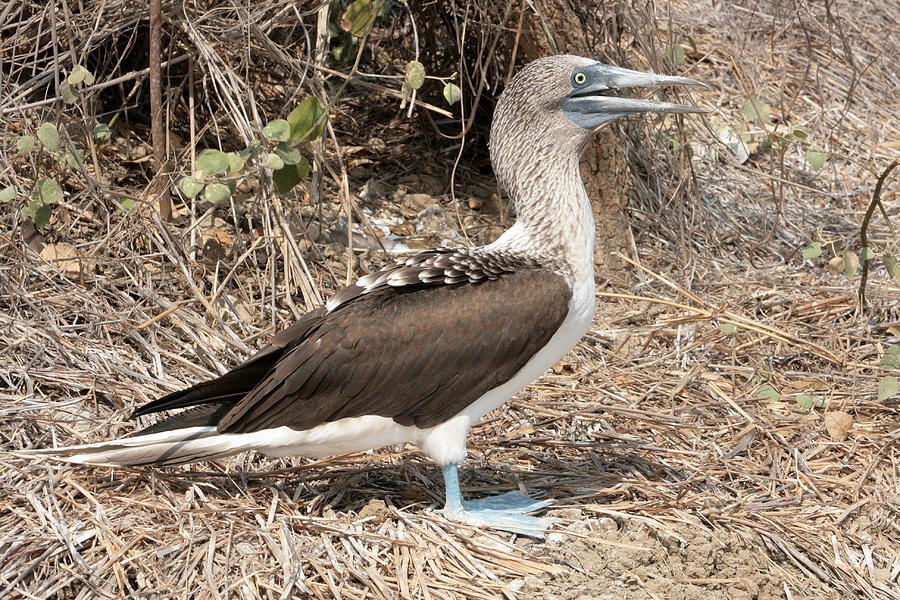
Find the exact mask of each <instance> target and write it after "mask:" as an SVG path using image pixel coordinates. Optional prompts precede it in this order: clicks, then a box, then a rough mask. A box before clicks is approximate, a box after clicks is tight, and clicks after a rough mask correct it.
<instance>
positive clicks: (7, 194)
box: [0, 185, 17, 202]
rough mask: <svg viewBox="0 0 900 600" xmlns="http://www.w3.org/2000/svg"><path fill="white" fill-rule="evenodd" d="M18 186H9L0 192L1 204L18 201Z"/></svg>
mask: <svg viewBox="0 0 900 600" xmlns="http://www.w3.org/2000/svg"><path fill="white" fill-rule="evenodd" d="M16 193H17V192H16V186H14V185H8V186H6V187H5V188H3V189H2V190H0V202H11V201H12V200H15V199H16Z"/></svg>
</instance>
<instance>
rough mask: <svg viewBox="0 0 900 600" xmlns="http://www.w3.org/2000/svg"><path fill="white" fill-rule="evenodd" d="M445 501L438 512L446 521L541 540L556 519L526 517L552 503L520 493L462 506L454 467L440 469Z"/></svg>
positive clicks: (510, 493)
mask: <svg viewBox="0 0 900 600" xmlns="http://www.w3.org/2000/svg"><path fill="white" fill-rule="evenodd" d="M443 472H444V484H445V486H446V489H447V501H446V503H445V505H444V508H443V509H442V510H441V511H440V512H441V514H443V515H444V517H445V518H446V519H449V520H451V521H457V522H460V523H465V524H467V525H475V526H478V527H489V528H492V529H501V530H503V531H510V532H512V533H516V534H519V535H527V536H530V537H535V538H539V539H542V538H544V536H545V535H546V533H547V530H548V529H549V528H550V527H551V526H552V525H553V523H554V522H555V521H556V519H551V518H540V517H531V516H528V515H527V514H525V513H529V512H534V511H536V510H540V509H542V508H545V507H546V506H549V505H550V504H552V500H534V499H532V498H529V497H528V496H526V495H525V494H522V493H521V492H508V493H506V494H500V495H498V496H488V497H486V498H481V499H479V500H470V501H466V502H464V501H463V500H462V494H461V492H460V490H459V475H458V473H457V469H456V465H455V464H449V465H447V466H445V467H443Z"/></svg>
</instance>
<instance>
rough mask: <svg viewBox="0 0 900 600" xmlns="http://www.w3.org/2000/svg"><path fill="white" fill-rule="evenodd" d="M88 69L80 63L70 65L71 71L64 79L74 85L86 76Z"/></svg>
mask: <svg viewBox="0 0 900 600" xmlns="http://www.w3.org/2000/svg"><path fill="white" fill-rule="evenodd" d="M88 74H89V73H88V70H87V69H85V68H84V67H82V66H81V65H75V66H74V67H72V72H71V73H69V76H68V77H67V78H66V81H68V82H69V83H71V84H72V85H75V84H76V83H81V82H82V81H84V78H85V77H87V76H88Z"/></svg>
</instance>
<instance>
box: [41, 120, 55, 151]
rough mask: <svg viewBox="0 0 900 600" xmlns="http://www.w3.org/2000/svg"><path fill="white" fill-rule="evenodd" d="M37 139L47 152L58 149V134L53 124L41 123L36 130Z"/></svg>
mask: <svg viewBox="0 0 900 600" xmlns="http://www.w3.org/2000/svg"><path fill="white" fill-rule="evenodd" d="M37 137H38V139H39V140H41V143H42V144H43V145H44V147H45V148H47V150H56V149H57V148H59V132H58V131H57V130H56V125H54V124H53V123H42V124H41V126H40V127H38V130H37Z"/></svg>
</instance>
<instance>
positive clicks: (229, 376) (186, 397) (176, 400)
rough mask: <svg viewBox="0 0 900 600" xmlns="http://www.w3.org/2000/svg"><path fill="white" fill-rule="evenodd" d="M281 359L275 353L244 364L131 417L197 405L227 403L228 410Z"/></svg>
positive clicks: (159, 401)
mask: <svg viewBox="0 0 900 600" xmlns="http://www.w3.org/2000/svg"><path fill="white" fill-rule="evenodd" d="M278 356H280V353H278V352H274V353H270V354H266V355H265V356H260V357H258V358H257V359H254V360H251V361H250V362H247V363H244V364H243V365H241V366H239V367H237V368H236V369H233V370H231V371H229V372H227V373H225V374H224V375H222V376H221V377H217V378H215V379H212V380H210V381H203V382H201V383H198V384H196V385H193V386H191V387H189V388H187V389H185V390H179V391H177V392H173V393H171V394H169V395H168V396H163V397H162V398H159V399H157V400H153V401H152V402H148V403H147V404H145V405H143V406H141V407H139V408H137V409H136V410H135V411H134V412H133V413H131V418H132V419H134V418H136V417H140V416H142V415H149V414H150V413H155V412H160V411H163V410H173V409H176V408H186V407H188V406H197V405H198V404H226V405H228V406H229V407H231V406H233V405H234V404H236V403H237V401H238V400H240V399H241V398H243V397H244V396H246V395H247V393H248V392H249V391H250V390H252V389H253V388H254V387H255V386H256V384H257V383H259V381H260V380H262V379H263V377H265V375H266V373H268V371H269V369H271V368H272V365H274V364H275V362H276V360H277V359H278Z"/></svg>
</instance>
